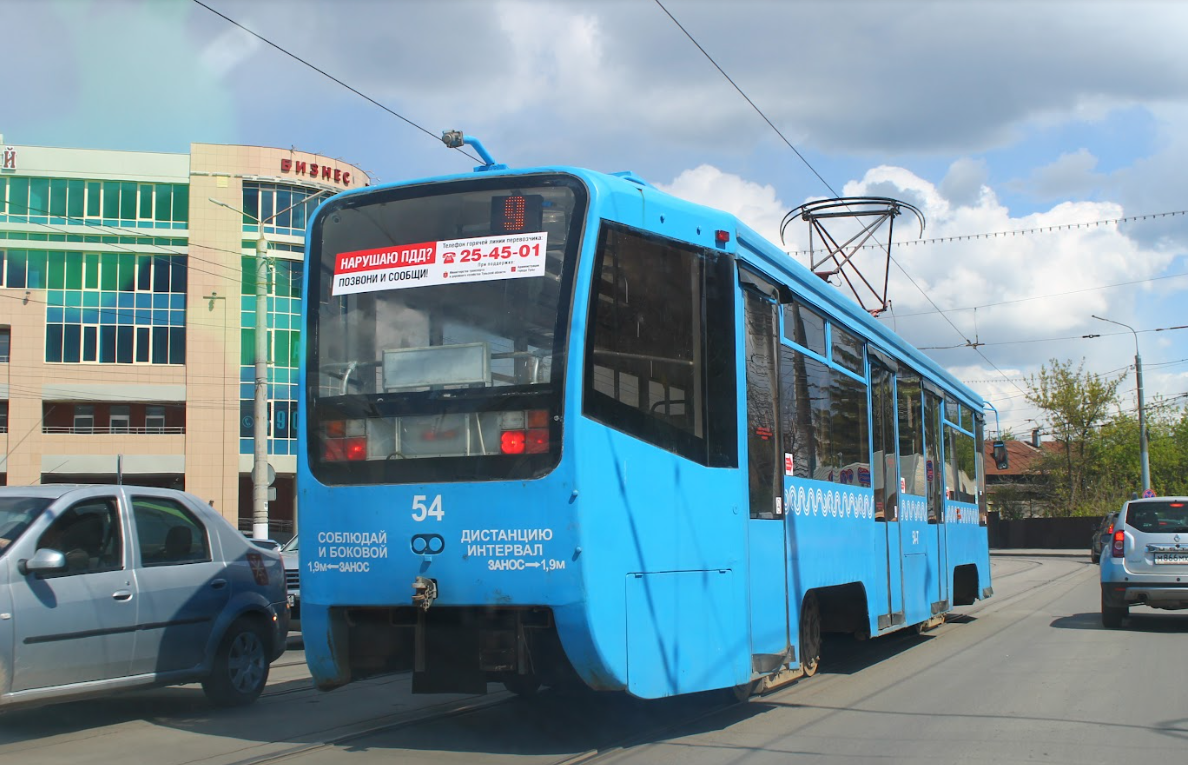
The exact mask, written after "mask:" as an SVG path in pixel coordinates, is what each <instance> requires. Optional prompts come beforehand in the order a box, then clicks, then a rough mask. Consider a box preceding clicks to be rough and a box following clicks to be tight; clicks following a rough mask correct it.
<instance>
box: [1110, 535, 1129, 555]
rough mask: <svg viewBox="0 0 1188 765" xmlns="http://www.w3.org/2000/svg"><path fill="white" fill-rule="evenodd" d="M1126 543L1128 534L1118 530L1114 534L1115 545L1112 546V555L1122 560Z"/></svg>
mask: <svg viewBox="0 0 1188 765" xmlns="http://www.w3.org/2000/svg"><path fill="white" fill-rule="evenodd" d="M1125 542H1126V532H1125V531H1123V530H1122V529H1118V530H1117V531H1115V532H1114V543H1113V544H1112V545H1110V555H1112V556H1113V557H1115V558H1121V557H1122V552H1123V550H1122V548H1123V546H1124V544H1125Z"/></svg>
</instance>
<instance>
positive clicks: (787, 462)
mask: <svg viewBox="0 0 1188 765" xmlns="http://www.w3.org/2000/svg"><path fill="white" fill-rule="evenodd" d="M792 468H793V461H792V455H791V454H788V453H787V452H784V475H792V473H793V471H792Z"/></svg>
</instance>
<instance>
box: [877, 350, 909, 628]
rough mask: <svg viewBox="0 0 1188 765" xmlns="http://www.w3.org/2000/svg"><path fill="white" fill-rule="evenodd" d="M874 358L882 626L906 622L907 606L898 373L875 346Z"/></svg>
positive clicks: (879, 609) (880, 626)
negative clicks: (883, 557)
mask: <svg viewBox="0 0 1188 765" xmlns="http://www.w3.org/2000/svg"><path fill="white" fill-rule="evenodd" d="M870 355H871V361H870V404H871V406H870V422H871V438H872V442H873V444H874V453H873V455H872V457H871V486H872V488H873V489H874V503H875V521H877V522H878V523H879V524H880V526H881V527H882V532H883V535H884V536H885V538H886V549H887V574H886V577H885V582H886V587H887V597H886V599H885V601H881V602H880V603H878V604H875V603H872V604H871V605H872V606H877V610H878V611H879V616H878V627H879V629H880V630H883V629H887V628H888V627H893V626H897V625H900V624H903V623H904V606H903V540H902V539H901V538H900V523H899V492H898V488H899V459H898V449H897V445H898V444H897V440H896V437H895V418H896V408H895V406H896V404H895V375H894V373H893V372H892V370H891V367H890V366H889V365H893V364H894V362H893V361H887V362H886V363H884V362H883V360H882V354H880V353H878V352H877V351H875V350H874V349H873V348H872V349H871V354H870Z"/></svg>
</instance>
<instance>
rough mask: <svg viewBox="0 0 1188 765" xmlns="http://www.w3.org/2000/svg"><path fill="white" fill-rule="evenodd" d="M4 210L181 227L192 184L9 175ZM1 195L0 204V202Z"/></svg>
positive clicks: (46, 219)
mask: <svg viewBox="0 0 1188 765" xmlns="http://www.w3.org/2000/svg"><path fill="white" fill-rule="evenodd" d="M8 180H9V183H8V184H7V185H8V214H9V215H10V216H21V217H22V218H24V217H25V216H27V220H28V222H30V223H52V224H58V225H62V224H69V225H103V226H135V227H136V228H168V229H184V228H186V224H187V222H188V221H189V217H190V187H189V186H188V185H186V184H175V183H156V184H153V183H144V184H136V183H124V182H121V181H88V180H73V179H71V180H67V179H65V178H17V177H11V178H9V179H8ZM3 202H4V200H3V198H2V196H0V207H2V206H3Z"/></svg>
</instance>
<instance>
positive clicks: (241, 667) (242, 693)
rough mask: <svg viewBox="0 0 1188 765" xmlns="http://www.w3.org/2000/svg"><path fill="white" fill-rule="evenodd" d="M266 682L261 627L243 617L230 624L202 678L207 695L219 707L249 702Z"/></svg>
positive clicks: (257, 695)
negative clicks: (204, 676)
mask: <svg viewBox="0 0 1188 765" xmlns="http://www.w3.org/2000/svg"><path fill="white" fill-rule="evenodd" d="M267 682H268V651H267V650H266V646H265V642H264V636H263V634H261V632H260V629H259V628H258V627H257V626H256V625H254V624H253V623H252V622H250V621H248V620H246V619H240V620H238V621H236V622H235V623H234V624H232V625H231V628H230V629H228V630H227V634H226V635H224V636H223V642H222V643H220V644H219V650H218V652H217V653H216V654H215V659H214V668H213V669H212V670H211V673H210V676H209V677H207V678H206V679H205V680H203V681H202V690H203V691H205V692H206V696H207V698H209V699H210V700H211V701H212V702H214V703H215V704H217V705H218V706H221V707H239V706H244V705H246V704H251V703H252V702H253V701H255V700H256V699H257V698H259V696H260V692H261V691H263V690H264V685H265V684H266V683H267Z"/></svg>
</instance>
